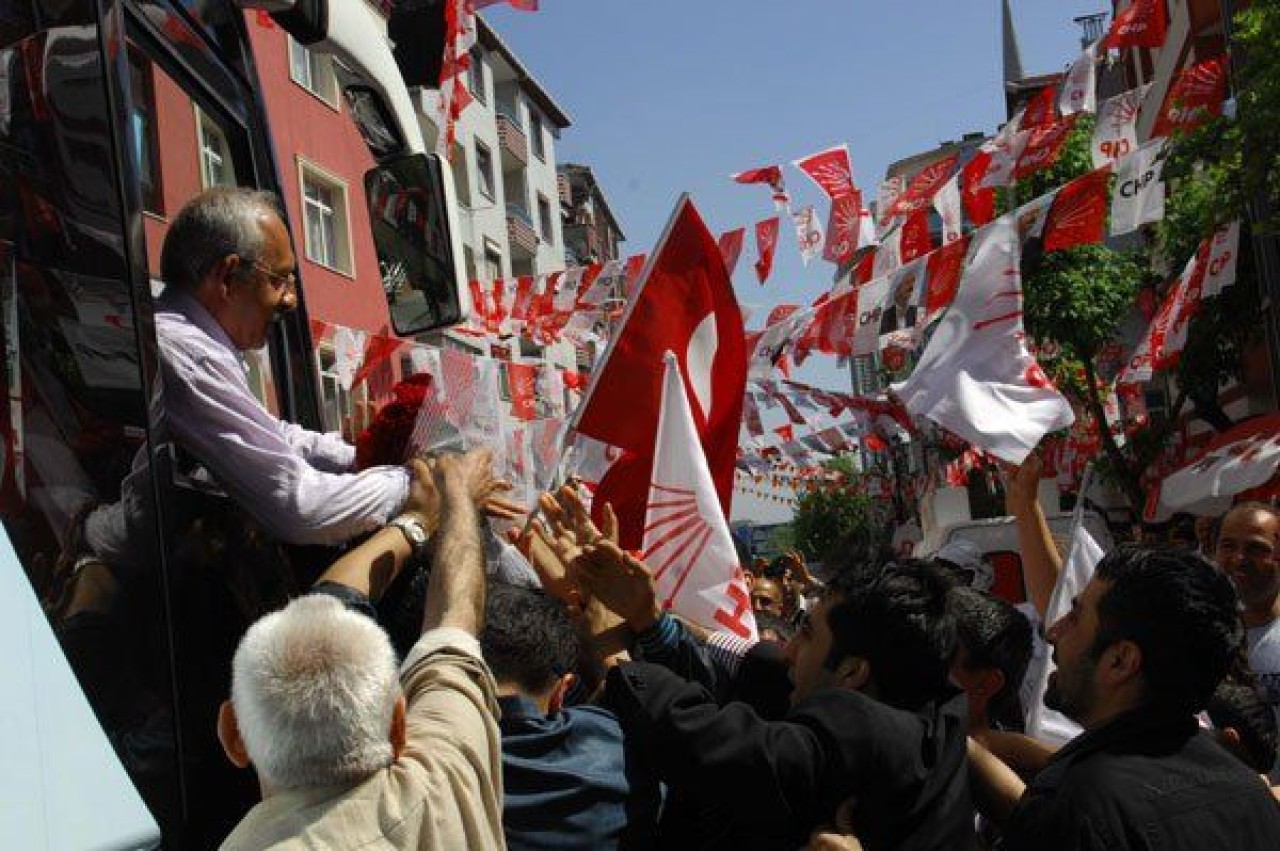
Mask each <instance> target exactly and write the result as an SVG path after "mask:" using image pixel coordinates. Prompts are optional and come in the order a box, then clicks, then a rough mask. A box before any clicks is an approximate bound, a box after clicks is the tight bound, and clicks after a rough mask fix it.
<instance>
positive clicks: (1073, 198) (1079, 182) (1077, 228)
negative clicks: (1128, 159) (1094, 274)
mask: <svg viewBox="0 0 1280 851" xmlns="http://www.w3.org/2000/svg"><path fill="white" fill-rule="evenodd" d="M1110 181H1111V167H1110V166H1103V167H1102V168H1100V169H1097V170H1095V171H1091V172H1089V173H1088V174H1086V175H1084V176H1083V177H1077V178H1076V179H1075V180H1073V181H1071V182H1070V183H1068V184H1067V185H1066V186H1064V187H1062V189H1060V190H1058V194H1057V197H1055V198H1054V199H1053V206H1052V207H1050V208H1049V218H1048V220H1047V221H1046V222H1045V226H1044V250H1045V251H1058V250H1061V249H1063V248H1071V247H1073V246H1076V245H1096V244H1098V243H1100V242H1102V237H1103V226H1104V224H1105V223H1106V219H1107V206H1108V203H1109V201H1110V196H1109V193H1108V192H1107V188H1108V186H1109V184H1110Z"/></svg>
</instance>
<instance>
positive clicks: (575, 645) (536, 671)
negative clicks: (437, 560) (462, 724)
mask: <svg viewBox="0 0 1280 851" xmlns="http://www.w3.org/2000/svg"><path fill="white" fill-rule="evenodd" d="M581 644H582V642H581V640H580V634H579V631H578V629H577V628H576V627H575V626H574V624H573V621H572V620H571V619H570V617H569V612H568V610H567V609H566V608H565V606H564V604H563V603H561V602H560V601H559V600H557V599H556V598H554V597H551V596H549V595H548V594H546V593H545V592H543V591H535V590H531V589H527V588H517V587H514V586H510V585H502V584H494V585H493V586H491V587H490V589H489V599H488V603H487V606H486V612H485V627H484V630H483V631H482V632H481V633H480V647H481V649H482V650H483V651H484V658H485V661H486V662H488V664H489V667H490V668H491V669H492V670H493V676H494V679H495V680H496V681H497V684H498V705H499V707H500V708H501V710H502V718H501V720H500V721H499V726H500V728H501V730H502V773H503V787H504V789H505V798H504V800H503V812H502V823H503V827H504V828H505V830H506V837H507V847H508V848H510V849H512V851H520V849H537V848H550V847H555V848H559V849H575V848H580V849H583V851H588V849H625V848H652V847H654V833H655V831H656V829H657V818H658V806H659V803H660V792H659V788H658V782H657V778H656V777H655V776H654V775H653V774H652V773H651V772H650V771H648V770H646V767H645V766H646V760H645V759H644V755H643V754H639V753H635V752H634V751H632V752H629V751H628V749H627V747H626V742H625V741H624V740H623V736H622V728H621V726H619V724H618V719H617V718H616V717H614V715H613V713H611V712H609V711H608V710H607V709H603V708H601V707H597V706H566V705H565V697H566V695H567V694H568V693H569V691H570V689H571V688H572V687H573V685H574V682H575V680H576V674H575V673H574V670H575V668H576V666H577V664H578V660H579V659H580V658H581Z"/></svg>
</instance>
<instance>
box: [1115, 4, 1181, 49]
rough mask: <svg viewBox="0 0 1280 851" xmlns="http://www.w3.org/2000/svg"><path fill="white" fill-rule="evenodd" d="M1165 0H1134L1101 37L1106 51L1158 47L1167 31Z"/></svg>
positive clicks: (1167, 21)
mask: <svg viewBox="0 0 1280 851" xmlns="http://www.w3.org/2000/svg"><path fill="white" fill-rule="evenodd" d="M1164 4H1165V0H1133V2H1131V3H1130V4H1129V5H1128V6H1126V7H1125V8H1124V9H1122V10H1121V11H1120V12H1119V13H1117V14H1116V16H1115V18H1113V19H1112V21H1111V28H1110V29H1109V30H1107V34H1106V36H1104V37H1103V39H1102V47H1103V48H1104V49H1106V50H1122V49H1124V48H1126V47H1160V46H1161V45H1163V44H1164V40H1165V36H1166V35H1167V34H1168V30H1169V18H1168V15H1167V14H1166V11H1165V6H1164Z"/></svg>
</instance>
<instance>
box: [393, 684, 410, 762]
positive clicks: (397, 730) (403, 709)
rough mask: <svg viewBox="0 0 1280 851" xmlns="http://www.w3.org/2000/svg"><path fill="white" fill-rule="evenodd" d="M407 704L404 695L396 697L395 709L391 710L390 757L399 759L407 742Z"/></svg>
mask: <svg viewBox="0 0 1280 851" xmlns="http://www.w3.org/2000/svg"><path fill="white" fill-rule="evenodd" d="M407 713H408V704H407V703H405V699H404V695H403V694H402V695H400V696H399V697H397V698H396V706H395V709H392V710H391V732H390V734H389V736H390V739H391V757H392V758H393V759H399V758H400V754H402V753H404V749H405V747H407V746H408V744H409V728H408V722H407V720H406V719H407Z"/></svg>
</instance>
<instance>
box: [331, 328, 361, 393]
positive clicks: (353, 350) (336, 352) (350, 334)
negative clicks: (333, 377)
mask: <svg viewBox="0 0 1280 851" xmlns="http://www.w3.org/2000/svg"><path fill="white" fill-rule="evenodd" d="M365 340H366V334H365V332H364V331H358V330H356V329H354V328H346V327H340V328H338V330H337V331H334V332H333V368H334V372H336V373H337V374H338V383H339V384H341V385H342V389H343V390H347V391H350V390H351V382H352V381H354V380H355V377H356V373H357V372H359V371H360V366H361V364H363V363H364V344H365Z"/></svg>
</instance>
